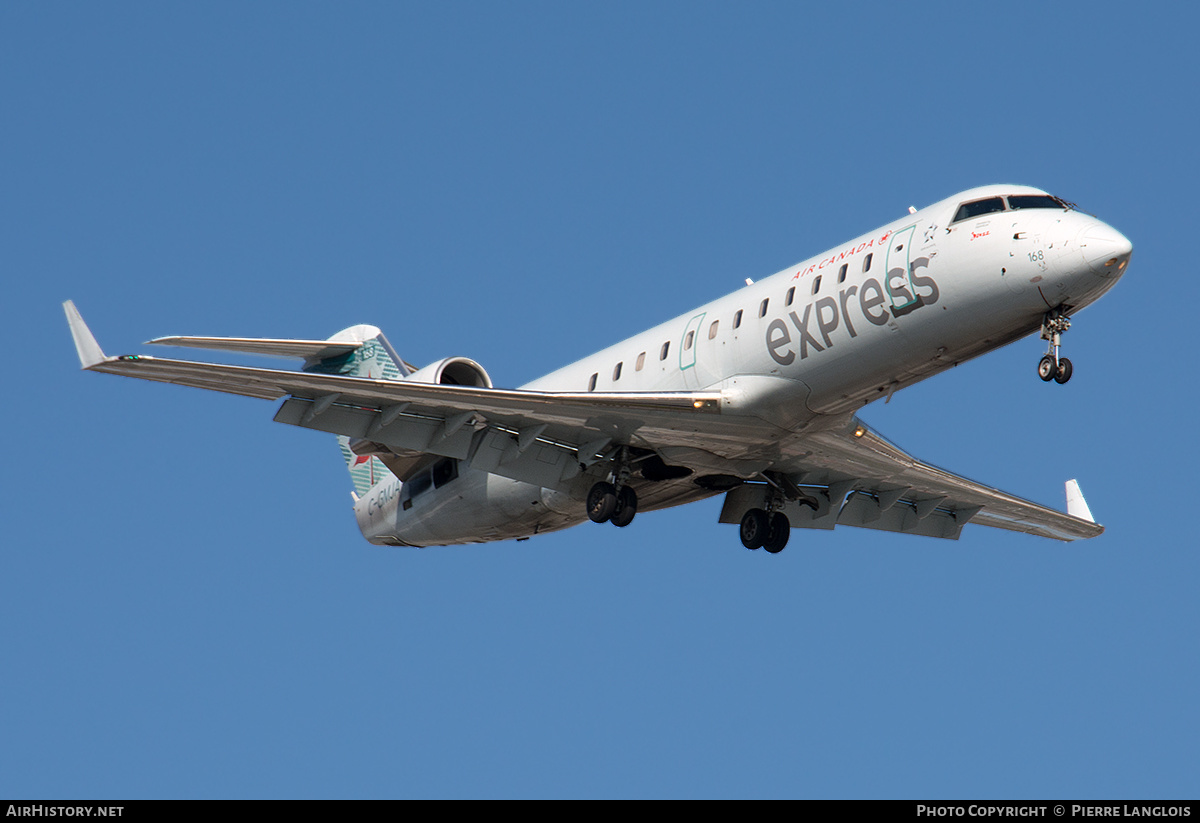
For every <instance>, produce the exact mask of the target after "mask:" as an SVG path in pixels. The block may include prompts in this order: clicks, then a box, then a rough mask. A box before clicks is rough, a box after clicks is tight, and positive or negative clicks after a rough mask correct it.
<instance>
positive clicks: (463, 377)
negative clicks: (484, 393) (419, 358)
mask: <svg viewBox="0 0 1200 823" xmlns="http://www.w3.org/2000/svg"><path fill="white" fill-rule="evenodd" d="M405 379H406V380H415V381H417V382H418V383H440V384H442V385H444V386H474V387H476V388H480V389H490V388H491V387H492V378H490V377H488V373H487V372H486V371H484V370H483V366H481V365H479V364H478V363H476V362H475V361H474V360H471V359H469V358H466V357H447V358H445V359H443V360H439V361H437V362H436V363H430V364H429V365H428V366H426V367H425V368H423V369H417V370H416V371H415V372H413V373H412V374H410V375H409V376H408V377H406V378H405Z"/></svg>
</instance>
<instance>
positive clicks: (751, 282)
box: [746, 277, 754, 286]
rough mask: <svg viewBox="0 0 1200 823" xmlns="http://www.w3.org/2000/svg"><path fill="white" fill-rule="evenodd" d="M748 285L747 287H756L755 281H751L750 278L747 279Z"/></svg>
mask: <svg viewBox="0 0 1200 823" xmlns="http://www.w3.org/2000/svg"><path fill="white" fill-rule="evenodd" d="M746 285H747V286H753V285H754V281H753V280H751V279H750V278H749V277H747V278H746Z"/></svg>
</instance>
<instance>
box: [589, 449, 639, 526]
mask: <svg viewBox="0 0 1200 823" xmlns="http://www.w3.org/2000/svg"><path fill="white" fill-rule="evenodd" d="M629 475H630V469H629V457H628V452H627V450H626V449H621V451H620V453H619V455H618V457H617V461H616V469H615V470H614V471H613V475H612V477H613V481H614V482H612V483H609V482H608V481H606V480H602V481H600V482H599V483H597V484H595V485H594V486H592V488H591V490H590V491H589V492H588V495H587V516H588V519H589V520H591V521H592V522H593V523H603V522H604V521H606V520H607V521H609V522H611V523H612V524H613V525H614V526H619V527H621V528H624V527H625V526H628V525H629V524H630V523H632V522H633V516H634V515H635V514H637V507H638V499H637V492H635V491H634V490H633V488H632V487H631V486H628V485H626V484H627V482H628V480H629Z"/></svg>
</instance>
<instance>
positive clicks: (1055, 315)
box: [1038, 308, 1073, 384]
mask: <svg viewBox="0 0 1200 823" xmlns="http://www.w3.org/2000/svg"><path fill="white" fill-rule="evenodd" d="M1069 328H1071V320H1070V319H1069V318H1068V317H1067V315H1066V314H1064V313H1063V310H1062V309H1061V308H1057V309H1054V310H1053V311H1050V312H1047V313H1046V316H1045V317H1044V318H1042V339H1043V340H1046V341H1049V346H1048V350H1047V352H1046V355H1045V357H1043V358H1042V359H1041V362H1039V363H1038V377H1040V378H1042V380H1044V381H1045V382H1047V383H1049V382H1050V381H1051V380H1053V381H1054V382H1056V383H1059V384H1062V383H1066V382H1067V381H1068V380H1070V379H1071V374H1072V372H1073V368H1072V366H1071V361H1070V360H1068V359H1067V358H1065V357H1059V356H1058V351H1059V347H1060V346H1061V345H1062V336H1063V335H1064V334H1066V333H1067V329H1069Z"/></svg>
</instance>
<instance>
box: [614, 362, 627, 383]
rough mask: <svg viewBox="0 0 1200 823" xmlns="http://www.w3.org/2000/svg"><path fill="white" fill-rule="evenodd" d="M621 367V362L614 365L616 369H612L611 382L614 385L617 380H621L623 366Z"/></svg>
mask: <svg viewBox="0 0 1200 823" xmlns="http://www.w3.org/2000/svg"><path fill="white" fill-rule="evenodd" d="M623 365H625V364H624V363H623V362H622V363H618V364H617V365H616V367H615V368H614V369H613V382H614V383H616V382H617V381H618V380H620V379H621V366H623Z"/></svg>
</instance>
